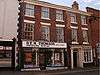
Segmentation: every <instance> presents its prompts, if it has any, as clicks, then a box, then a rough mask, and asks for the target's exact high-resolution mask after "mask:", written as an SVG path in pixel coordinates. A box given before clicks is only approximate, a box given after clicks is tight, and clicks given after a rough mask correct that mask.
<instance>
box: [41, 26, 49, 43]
mask: <svg viewBox="0 0 100 75" xmlns="http://www.w3.org/2000/svg"><path fill="white" fill-rule="evenodd" d="M41 32H42V36H41V38H42V39H43V40H46V41H49V40H50V34H49V27H48V26H42V29H41Z"/></svg>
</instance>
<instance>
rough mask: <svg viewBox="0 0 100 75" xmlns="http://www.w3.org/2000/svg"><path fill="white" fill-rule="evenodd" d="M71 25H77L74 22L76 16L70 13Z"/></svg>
mask: <svg viewBox="0 0 100 75" xmlns="http://www.w3.org/2000/svg"><path fill="white" fill-rule="evenodd" d="M70 18H71V23H77V21H76V14H74V13H70Z"/></svg>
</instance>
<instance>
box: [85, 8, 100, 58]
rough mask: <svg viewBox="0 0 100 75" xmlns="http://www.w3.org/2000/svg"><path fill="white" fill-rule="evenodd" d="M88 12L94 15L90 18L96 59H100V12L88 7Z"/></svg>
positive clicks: (92, 43)
mask: <svg viewBox="0 0 100 75" xmlns="http://www.w3.org/2000/svg"><path fill="white" fill-rule="evenodd" d="M87 12H89V13H91V14H92V15H91V17H90V29H91V45H92V48H93V53H94V58H99V59H100V51H99V50H100V10H97V9H94V8H90V7H87Z"/></svg>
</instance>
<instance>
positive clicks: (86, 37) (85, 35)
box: [83, 30, 88, 42]
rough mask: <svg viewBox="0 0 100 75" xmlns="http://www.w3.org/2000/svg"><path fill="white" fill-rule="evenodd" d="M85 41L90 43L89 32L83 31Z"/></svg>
mask: <svg viewBox="0 0 100 75" xmlns="http://www.w3.org/2000/svg"><path fill="white" fill-rule="evenodd" d="M83 41H84V42H88V34H87V30H83Z"/></svg>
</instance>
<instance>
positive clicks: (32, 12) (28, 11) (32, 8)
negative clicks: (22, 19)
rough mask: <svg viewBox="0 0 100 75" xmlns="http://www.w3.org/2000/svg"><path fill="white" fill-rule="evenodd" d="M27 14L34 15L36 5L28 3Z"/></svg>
mask: <svg viewBox="0 0 100 75" xmlns="http://www.w3.org/2000/svg"><path fill="white" fill-rule="evenodd" d="M25 15H27V16H34V5H32V4H26V10H25Z"/></svg>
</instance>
